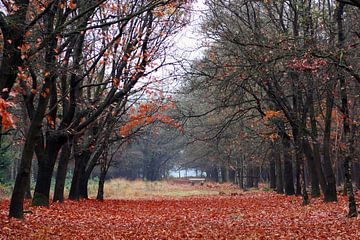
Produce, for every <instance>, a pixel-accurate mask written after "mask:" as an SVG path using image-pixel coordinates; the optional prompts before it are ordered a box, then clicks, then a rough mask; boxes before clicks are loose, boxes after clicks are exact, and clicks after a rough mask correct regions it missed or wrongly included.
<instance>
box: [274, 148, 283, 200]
mask: <svg viewBox="0 0 360 240" xmlns="http://www.w3.org/2000/svg"><path fill="white" fill-rule="evenodd" d="M274 147H275V152H274V154H275V168H276V192H277V193H279V194H283V193H284V182H283V172H282V164H281V155H280V149H279V145H278V144H277V143H276V144H275V145H274Z"/></svg>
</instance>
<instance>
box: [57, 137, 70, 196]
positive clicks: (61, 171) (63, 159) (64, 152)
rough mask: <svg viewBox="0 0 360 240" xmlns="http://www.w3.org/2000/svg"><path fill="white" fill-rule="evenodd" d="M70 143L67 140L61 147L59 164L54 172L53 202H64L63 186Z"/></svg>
mask: <svg viewBox="0 0 360 240" xmlns="http://www.w3.org/2000/svg"><path fill="white" fill-rule="evenodd" d="M70 153H71V143H70V142H67V143H65V144H64V145H63V147H62V149H61V154H60V159H59V164H58V168H57V172H56V183H55V190H54V198H53V201H54V202H61V203H62V202H64V188H65V181H66V172H67V166H68V163H69V160H70Z"/></svg>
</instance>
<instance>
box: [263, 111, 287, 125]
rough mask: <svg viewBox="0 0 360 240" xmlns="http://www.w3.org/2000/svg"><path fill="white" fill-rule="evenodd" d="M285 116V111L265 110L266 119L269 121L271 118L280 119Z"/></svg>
mask: <svg viewBox="0 0 360 240" xmlns="http://www.w3.org/2000/svg"><path fill="white" fill-rule="evenodd" d="M283 116H284V115H283V113H282V112H280V111H272V110H269V111H266V112H265V116H264V121H265V122H268V121H269V120H271V119H279V118H282V117H283Z"/></svg>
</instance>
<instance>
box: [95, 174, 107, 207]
mask: <svg viewBox="0 0 360 240" xmlns="http://www.w3.org/2000/svg"><path fill="white" fill-rule="evenodd" d="M105 176H106V171H105V169H101V173H100V178H99V187H98V192H97V196H96V199H97V200H99V201H103V200H104V185H105Z"/></svg>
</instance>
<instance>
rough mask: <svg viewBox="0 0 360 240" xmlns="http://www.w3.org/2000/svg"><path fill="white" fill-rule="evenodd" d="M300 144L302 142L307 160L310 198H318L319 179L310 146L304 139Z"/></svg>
mask: <svg viewBox="0 0 360 240" xmlns="http://www.w3.org/2000/svg"><path fill="white" fill-rule="evenodd" d="M302 142H303V150H304V154H305V156H306V158H307V160H308V169H309V172H310V178H311V196H312V197H320V188H319V178H318V173H317V169H316V168H317V167H316V164H315V159H314V154H313V150H312V149H311V146H310V144H309V142H308V140H307V139H304V140H303V141H302ZM321 172H322V171H321Z"/></svg>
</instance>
